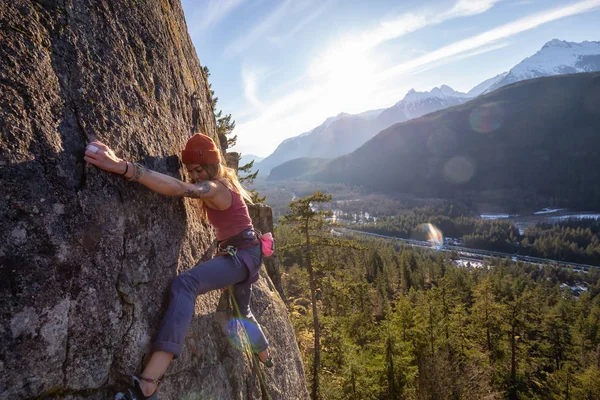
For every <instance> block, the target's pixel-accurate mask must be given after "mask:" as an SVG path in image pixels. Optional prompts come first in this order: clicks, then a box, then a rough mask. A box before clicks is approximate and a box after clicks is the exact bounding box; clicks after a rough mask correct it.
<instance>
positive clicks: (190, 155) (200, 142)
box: [181, 133, 221, 164]
mask: <svg viewBox="0 0 600 400" xmlns="http://www.w3.org/2000/svg"><path fill="white" fill-rule="evenodd" d="M181 160H182V161H183V163H184V164H220V163H221V152H220V151H219V149H217V146H216V145H215V142H213V140H212V139H211V138H210V137H208V136H206V135H203V134H201V133H196V134H195V135H194V136H192V137H191V138H189V139H188V141H187V143H186V144H185V150H182V151H181Z"/></svg>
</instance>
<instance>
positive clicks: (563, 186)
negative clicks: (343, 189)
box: [311, 73, 600, 209]
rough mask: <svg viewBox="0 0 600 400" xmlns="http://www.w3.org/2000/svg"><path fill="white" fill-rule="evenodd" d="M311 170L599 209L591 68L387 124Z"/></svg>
mask: <svg viewBox="0 0 600 400" xmlns="http://www.w3.org/2000/svg"><path fill="white" fill-rule="evenodd" d="M311 177H312V179H315V180H320V181H324V182H340V183H347V184H355V185H362V186H364V187H367V188H370V189H372V190H375V191H381V192H388V193H389V192H404V193H412V194H415V195H420V196H433V197H446V198H447V197H456V198H462V199H467V200H472V201H476V202H490V203H495V204H503V205H532V206H534V205H552V204H557V205H561V206H566V207H573V208H580V209H589V208H593V209H600V73H589V74H573V75H562V76H554V77H546V78H539V79H533V80H528V81H522V82H518V83H515V84H511V85H508V86H505V87H503V88H501V89H498V90H497V91H495V92H493V93H490V94H487V95H484V96H482V97H478V98H477V99H475V100H472V101H470V102H468V103H465V104H462V105H459V106H455V107H452V108H449V109H446V110H443V111H438V112H435V113H432V114H429V115H426V116H424V117H422V118H419V119H414V120H411V121H408V122H405V123H402V124H396V125H394V126H392V127H390V128H388V129H386V130H385V131H383V132H381V133H379V134H378V135H377V136H375V137H374V138H373V139H371V140H370V141H368V142H367V143H365V144H364V145H363V146H361V147H360V148H358V149H357V150H356V151H354V152H352V153H351V154H348V155H346V156H342V157H339V158H337V159H335V160H333V161H331V162H330V163H329V164H327V166H326V167H325V168H321V169H320V171H319V172H314V173H313V174H312V175H311Z"/></svg>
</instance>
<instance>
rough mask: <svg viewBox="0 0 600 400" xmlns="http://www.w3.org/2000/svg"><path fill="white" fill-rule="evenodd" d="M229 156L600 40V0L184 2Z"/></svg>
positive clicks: (267, 148) (263, 149)
mask: <svg viewBox="0 0 600 400" xmlns="http://www.w3.org/2000/svg"><path fill="white" fill-rule="evenodd" d="M182 6H183V9H184V13H185V18H186V24H187V27H188V31H189V33H190V36H191V38H192V41H193V43H194V46H195V48H196V53H197V55H198V58H199V59H200V63H201V64H202V65H203V66H207V67H208V68H209V70H210V74H211V75H210V77H209V82H210V83H211V84H212V89H213V90H214V91H215V96H217V97H218V98H219V100H218V104H217V109H220V110H223V113H224V114H231V115H232V118H233V119H234V120H235V121H236V129H235V131H234V133H235V134H237V136H238V140H237V145H236V146H235V147H234V148H233V150H234V151H239V152H241V153H242V154H243V155H244V154H245V155H248V154H253V155H257V156H261V157H266V156H267V155H269V154H271V153H272V152H273V151H274V150H275V148H276V147H277V146H278V145H279V144H280V143H281V142H282V141H283V140H284V139H286V138H289V137H293V136H297V135H299V134H301V133H304V132H307V131H309V130H311V129H313V128H315V127H317V126H319V125H320V124H321V123H323V121H324V120H325V119H326V118H328V117H331V116H335V115H337V114H339V113H341V112H347V113H350V114H356V113H360V112H363V111H367V110H374V109H379V108H387V107H390V106H392V105H393V104H395V103H396V102H398V101H400V100H402V98H403V97H404V95H405V94H406V93H407V92H408V91H409V90H410V89H411V88H414V89H415V90H418V91H424V90H431V89H432V88H433V87H436V86H440V85H442V84H445V85H449V86H450V87H452V88H453V89H455V90H458V91H462V92H467V91H468V90H470V89H471V88H472V87H474V86H476V85H477V84H479V83H481V82H482V81H484V80H485V79H488V78H491V77H493V76H495V75H497V74H499V73H502V72H505V71H508V70H509V69H510V68H511V67H512V66H514V65H516V64H518V63H519V62H521V61H522V60H523V59H525V58H526V57H529V56H531V55H533V54H534V53H535V52H536V51H538V50H539V49H540V48H541V47H542V46H543V45H544V43H546V42H548V41H550V40H552V39H554V38H556V39H560V40H567V41H573V42H581V41H584V40H593V41H599V40H600V24H599V23H598V22H600V0H562V1H560V0H402V1H399V0H388V1H383V0H381V1H379V0H369V1H364V0H277V1H275V0H182Z"/></svg>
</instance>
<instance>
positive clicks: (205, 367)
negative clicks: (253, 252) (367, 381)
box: [0, 0, 307, 399]
mask: <svg viewBox="0 0 600 400" xmlns="http://www.w3.org/2000/svg"><path fill="white" fill-rule="evenodd" d="M0 42H1V44H2V45H1V46H0V129H1V130H2V136H1V138H0V184H1V185H2V187H3V194H2V196H1V197H0V209H2V210H3V212H2V214H1V215H0V231H1V232H2V240H1V241H0V243H1V244H0V310H1V312H0V338H1V340H0V376H2V379H1V380H0V399H17V398H33V397H36V398H37V397H45V398H54V399H104V398H110V397H111V396H112V395H113V394H114V389H115V387H116V386H117V384H118V383H119V382H121V381H123V380H128V379H129V377H128V376H129V375H131V374H135V373H139V370H140V368H141V366H142V363H143V357H144V356H145V354H146V351H147V345H148V344H149V342H150V340H151V338H152V335H153V334H154V332H155V330H156V328H157V326H158V324H159V322H160V318H161V316H162V313H163V312H164V310H165V309H166V300H167V294H168V289H169V285H170V282H171V279H172V278H173V277H174V276H175V275H176V274H177V273H179V272H181V271H184V270H186V269H189V268H191V267H193V266H194V265H195V263H196V262H198V261H199V260H206V259H208V258H210V257H211V256H212V254H213V252H214V244H213V243H214V235H213V231H212V229H211V228H210V227H209V226H208V225H207V223H206V222H204V221H203V220H202V219H201V218H200V214H199V212H198V209H197V207H196V205H195V204H194V201H193V200H188V199H185V200H182V199H176V198H167V197H164V196H160V195H158V194H155V193H153V192H151V191H149V190H147V189H146V188H144V187H142V186H141V185H138V184H135V183H130V182H127V181H124V180H122V179H120V178H119V177H118V176H116V175H112V174H109V173H105V172H102V171H99V170H97V169H96V168H94V167H92V166H88V165H85V163H84V162H83V152H84V149H85V146H86V144H87V143H89V142H90V141H91V140H94V139H98V140H101V141H103V142H105V143H107V144H108V145H110V146H111V147H113V148H115V149H117V151H118V153H119V155H121V156H124V157H127V158H128V159H130V160H138V161H140V162H141V163H143V164H145V165H146V166H148V167H149V168H152V169H154V170H158V171H160V172H163V173H167V174H169V175H172V176H175V177H178V178H182V175H181V174H182V171H183V170H182V168H181V165H180V162H179V159H178V157H177V155H178V154H179V151H180V149H181V148H182V147H183V145H184V144H185V141H186V140H187V138H188V137H189V136H190V135H191V133H192V132H193V131H194V130H202V131H204V132H207V133H208V134H209V135H211V136H213V138H215V139H216V127H215V123H214V118H213V116H212V112H211V108H210V106H209V104H210V94H209V91H208V88H207V84H206V82H205V80H204V78H203V76H202V73H201V66H200V63H199V61H198V59H197V56H196V53H195V50H194V47H193V45H192V42H191V40H190V38H189V35H188V33H187V27H186V25H185V21H184V17H183V11H182V9H181V5H180V3H179V1H178V0H111V1H108V0H100V1H99V0H37V1H33V0H13V1H8V0H3V1H2V7H0ZM263 229H264V228H263ZM219 296H220V293H216V292H215V293H210V294H207V295H203V296H200V297H199V299H198V301H197V303H196V314H195V316H194V318H193V321H192V326H191V329H190V332H189V334H188V338H187V340H186V343H185V347H184V354H183V355H182V356H181V357H180V358H179V359H178V360H176V361H174V362H173V364H172V365H171V367H170V369H169V371H168V373H167V376H166V378H165V381H164V383H163V385H162V387H161V398H165V399H179V398H189V399H196V398H206V397H210V398H227V399H249V398H261V396H262V397H265V398H266V396H267V393H268V396H270V398H272V399H283V398H286V399H289V398H294V399H296V398H299V399H302V398H307V394H306V388H305V381H304V372H303V370H302V362H301V360H300V356H299V353H298V349H297V346H296V340H295V337H294V334H293V328H292V326H291V324H290V322H289V319H288V317H287V313H286V310H285V306H284V305H283V302H282V301H281V299H280V297H279V295H278V293H277V291H276V290H275V287H274V285H273V283H272V282H271V280H270V279H269V277H268V276H267V275H266V273H264V271H263V273H262V279H260V280H259V282H258V283H257V285H255V289H254V299H253V302H252V307H253V311H254V313H255V315H256V317H257V319H258V320H259V321H260V322H261V324H262V325H263V328H264V329H265V331H266V334H267V337H268V339H269V340H270V341H271V344H272V348H273V355H274V360H275V362H276V366H275V368H273V369H270V370H262V372H260V373H261V374H262V379H263V381H264V382H265V385H263V386H262V387H261V384H260V379H259V376H258V374H259V370H258V369H257V368H256V367H255V366H254V365H253V363H252V361H251V359H250V358H248V357H247V356H246V355H245V354H244V353H243V352H241V351H239V350H238V349H236V348H235V347H234V346H233V345H232V344H230V343H229V342H228V341H227V340H226V339H225V337H224V336H223V334H222V332H221V329H220V322H221V320H222V317H223V316H224V315H225V318H227V315H226V312H225V314H224V312H216V310H217V303H218V302H219Z"/></svg>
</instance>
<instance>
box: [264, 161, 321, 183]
mask: <svg viewBox="0 0 600 400" xmlns="http://www.w3.org/2000/svg"><path fill="white" fill-rule="evenodd" d="M329 161H331V160H329V159H327V158H310V157H302V158H296V159H294V160H290V161H286V162H284V163H283V164H281V165H278V166H277V167H275V168H273V169H272V170H271V173H270V174H269V176H268V177H267V180H268V181H281V180H286V179H292V178H302V177H303V176H304V175H305V174H306V173H311V172H315V171H318V170H319V169H320V168H322V167H323V166H325V165H326V164H327V163H328V162H329Z"/></svg>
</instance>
